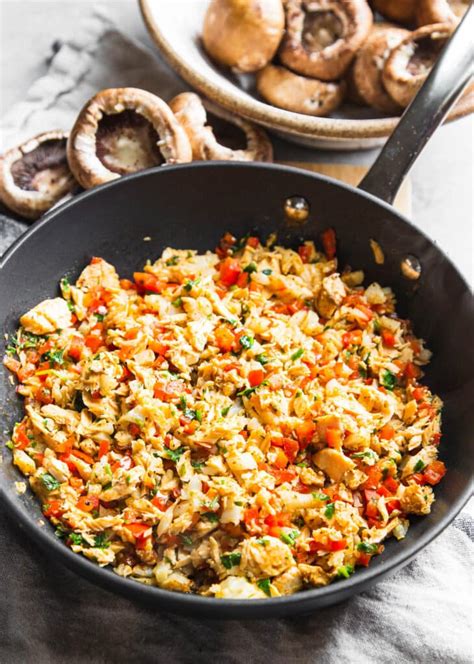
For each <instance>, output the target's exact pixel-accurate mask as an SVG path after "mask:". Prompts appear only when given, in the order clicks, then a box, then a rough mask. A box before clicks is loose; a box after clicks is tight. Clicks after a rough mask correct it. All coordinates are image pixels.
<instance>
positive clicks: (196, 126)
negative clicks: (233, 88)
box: [170, 92, 273, 161]
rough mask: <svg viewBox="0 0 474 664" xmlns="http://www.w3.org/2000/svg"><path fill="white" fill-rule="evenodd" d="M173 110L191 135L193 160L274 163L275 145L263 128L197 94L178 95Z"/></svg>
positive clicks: (172, 105)
mask: <svg viewBox="0 0 474 664" xmlns="http://www.w3.org/2000/svg"><path fill="white" fill-rule="evenodd" d="M170 108H171V110H172V111H173V113H174V114H175V116H176V117H177V119H178V121H179V123H180V124H181V126H182V127H183V129H184V130H185V131H186V133H187V135H188V138H189V141H190V143H191V147H192V150H193V159H196V160H204V161H205V160H210V159H223V160H233V161H272V159H273V149H272V144H271V143H270V140H269V139H268V136H267V135H266V133H265V132H264V131H263V130H262V129H260V128H259V127H257V126H255V125H254V124H252V123H250V122H247V121H246V120H243V119H241V118H239V117H238V116H237V115H234V114H232V113H227V112H226V111H224V110H223V109H221V108H217V107H216V106H215V105H214V104H211V102H209V101H207V100H201V98H200V97H199V96H198V95H197V94H194V92H183V93H182V94H179V95H177V96H176V97H174V99H172V100H171V101H170Z"/></svg>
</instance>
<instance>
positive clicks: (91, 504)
mask: <svg viewBox="0 0 474 664" xmlns="http://www.w3.org/2000/svg"><path fill="white" fill-rule="evenodd" d="M98 507H99V497H98V496H94V495H88V496H81V497H80V498H79V500H78V501H77V508H78V509H80V510H82V511H83V512H92V511H93V510H96V509H97V508H98Z"/></svg>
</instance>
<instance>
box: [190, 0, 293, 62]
mask: <svg viewBox="0 0 474 664" xmlns="http://www.w3.org/2000/svg"><path fill="white" fill-rule="evenodd" d="M284 27H285V14H284V12H283V5H282V2H281V0H212V2H211V3H210V5H209V7H208V9H207V12H206V16H205V18H204V26H203V33H202V40H203V43H204V48H205V49H206V51H207V53H208V54H209V55H210V56H211V58H212V59H213V60H215V61H216V62H218V63H219V64H221V65H224V66H225V67H231V68H232V69H233V70H234V71H237V72H254V71H257V70H259V69H262V68H263V67H265V65H267V64H268V63H269V62H270V60H271V59H272V58H273V56H274V55H275V53H276V51H277V49H278V46H279V44H280V41H281V38H282V36H283V30H284Z"/></svg>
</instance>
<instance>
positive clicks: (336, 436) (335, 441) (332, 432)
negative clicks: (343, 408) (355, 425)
mask: <svg viewBox="0 0 474 664" xmlns="http://www.w3.org/2000/svg"><path fill="white" fill-rule="evenodd" d="M342 438H343V432H342V431H341V430H340V429H338V428H336V427H328V428H327V429H326V443H327V445H328V447H332V448H337V449H339V448H340V447H341V445H342Z"/></svg>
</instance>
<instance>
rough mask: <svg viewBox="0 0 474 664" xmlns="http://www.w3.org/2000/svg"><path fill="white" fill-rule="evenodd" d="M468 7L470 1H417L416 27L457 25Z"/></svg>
mask: <svg viewBox="0 0 474 664" xmlns="http://www.w3.org/2000/svg"><path fill="white" fill-rule="evenodd" d="M470 5H471V0H418V3H417V8H416V20H417V23H418V25H431V24H433V23H457V22H458V21H459V20H460V19H461V18H462V17H463V16H464V14H465V13H466V12H467V10H468V9H469V6H470Z"/></svg>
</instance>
